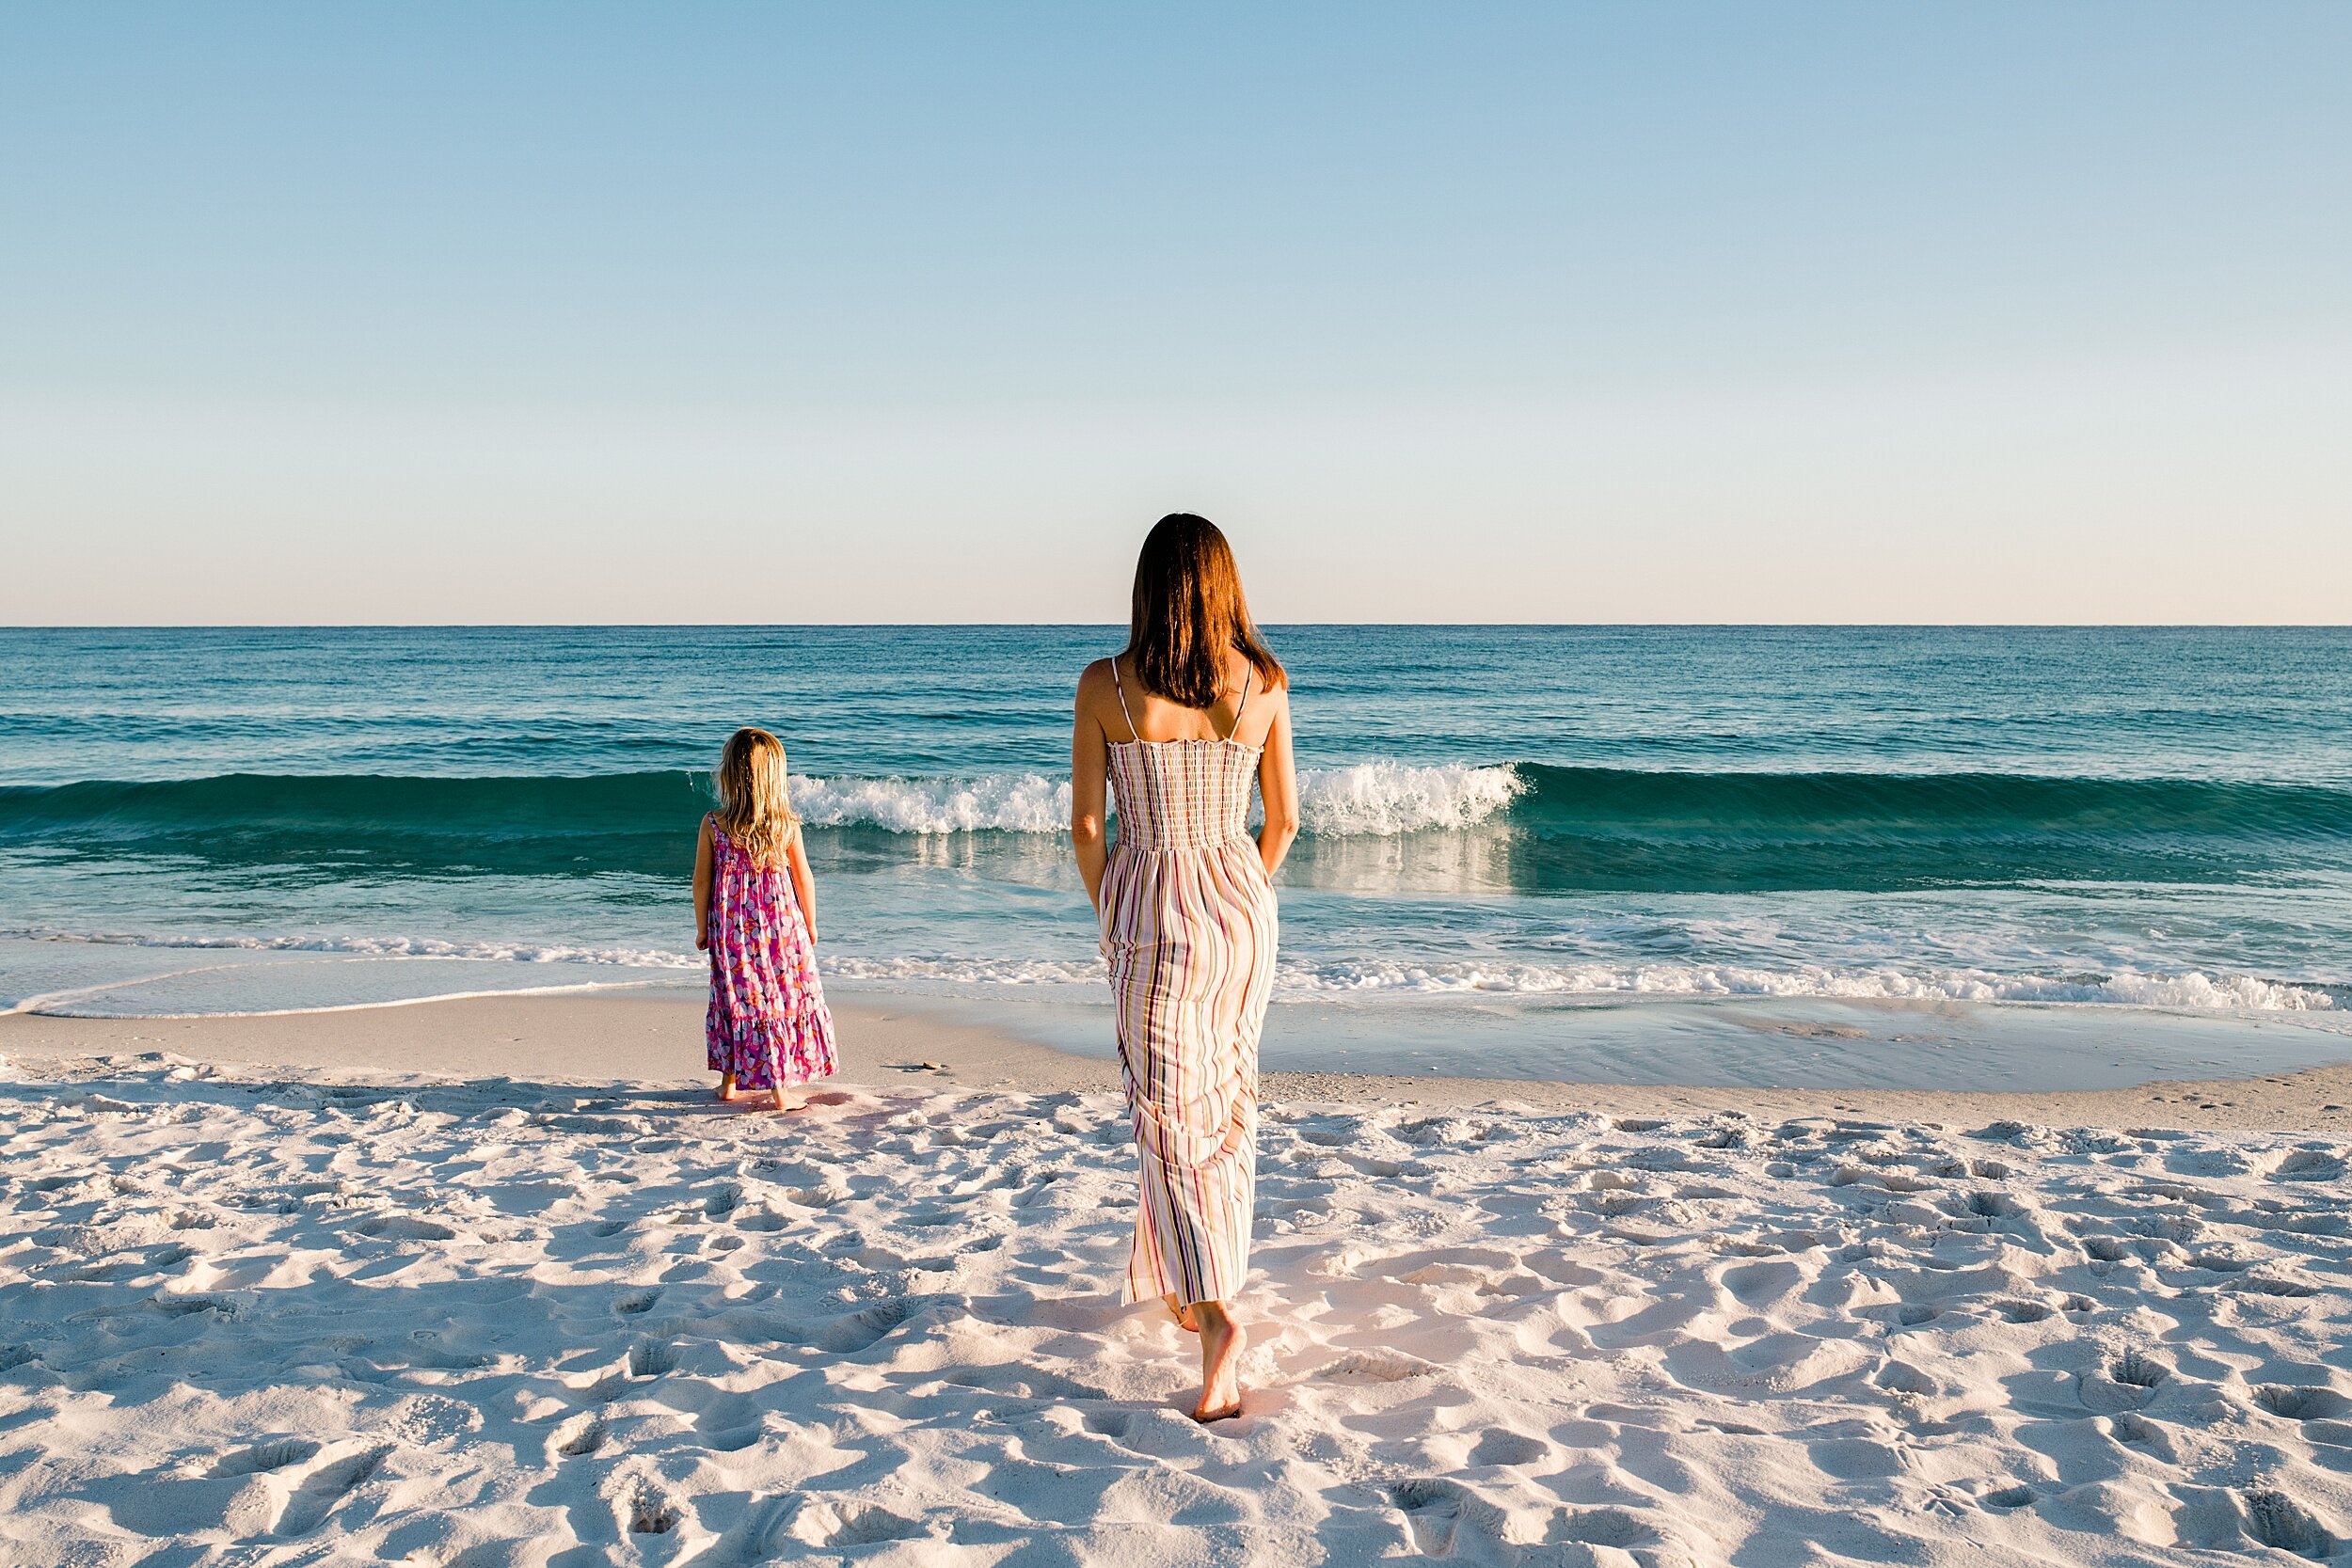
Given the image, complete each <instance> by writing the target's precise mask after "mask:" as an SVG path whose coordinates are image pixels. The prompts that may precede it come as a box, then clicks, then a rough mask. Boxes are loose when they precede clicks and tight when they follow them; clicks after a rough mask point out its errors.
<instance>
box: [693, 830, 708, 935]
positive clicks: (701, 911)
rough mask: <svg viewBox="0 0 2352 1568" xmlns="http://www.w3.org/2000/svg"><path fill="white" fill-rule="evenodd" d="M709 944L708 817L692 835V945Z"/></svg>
mask: <svg viewBox="0 0 2352 1568" xmlns="http://www.w3.org/2000/svg"><path fill="white" fill-rule="evenodd" d="M709 945H710V818H709V817H707V816H706V817H704V818H703V825H702V831H701V832H698V833H696V834H695V835H694V947H695V950H696V951H697V952H699V951H701V950H702V949H704V948H707V947H708V946H709Z"/></svg>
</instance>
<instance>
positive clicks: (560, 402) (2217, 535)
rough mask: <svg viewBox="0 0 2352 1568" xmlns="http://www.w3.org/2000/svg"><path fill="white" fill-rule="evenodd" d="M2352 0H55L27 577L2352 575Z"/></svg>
mask: <svg viewBox="0 0 2352 1568" xmlns="http://www.w3.org/2000/svg"><path fill="white" fill-rule="evenodd" d="M2348 81H2352V5H2346V4H2343V3H2341V0H2328V3H2323V4H2302V5H2298V4H2293V3H2285V0H2279V3H2265V4H2262V5H2258V6H2252V7H2246V6H2235V5H2224V4H2219V3H2216V4H2212V5H2206V6H2195V7H2191V6H2178V5H2165V4H2144V3H2130V4H2118V5H2100V4H2091V3H2088V0H2070V3H2068V4H2064V5H2044V4H2038V3H2037V4H2022V3H2021V4H1997V3H1977V0H1970V3H1966V4H1881V3H1871V4H1851V5H1832V6H1822V5H1796V4H1790V5H1765V4H1753V5H1740V6H1728V5H1724V6H1716V5H1677V4H1654V3H1646V0H1645V3H1640V4H1636V3H1632V0H1628V3H1625V4H1617V5H1608V6H1597V5H1585V6H1577V5H1568V4H1561V3H1547V4H1541V5H1530V6H1524V7H1518V6H1506V5H1491V6H1460V7H1456V6H1437V5H1427V4H1412V5H1399V6H1385V5H1374V4H1361V3H1352V0H1351V3H1348V4H1342V5H1330V6H1316V5H1305V4H1299V5H1276V6H1265V5H1255V4H1253V5H1242V6H1234V7H1231V8H1219V7H1212V6H1196V5H1185V6H1172V7H1143V6H1103V5H1093V4H1086V5H1071V6H1067V7H1058V8H1057V7H1044V6H974V5H962V4H957V5H947V4H941V5H936V6H904V5H876V6H862V5H858V6H851V5H835V6H824V7H818V6H814V5H811V6H803V7H792V6H785V5H772V4H762V5H742V6H719V5H691V4H680V5H651V4H647V5H640V6H632V7H606V6H594V5H583V4H568V3H567V4H560V5H558V4H547V5H541V6H531V5H524V4H506V5H495V6H482V5H474V4H464V5H429V4H415V5H406V4H404V5H398V6H389V5H375V6H358V5H351V6H341V5H339V6H318V5H284V6H276V7H252V6H238V5H231V4H208V5H201V6H184V5H173V6H153V7H144V6H133V5H76V4H67V3H64V0H57V3H54V4H47V5H34V4H27V3H22V0H18V3H12V4H7V5H5V6H0V153H5V156H0V621H8V622H16V623H25V622H31V623H50V622H156V621H161V622H264V621H305V622H343V621H402V622H405V621H693V620H720V621H729V620H733V621H812V620H880V621H893V620H1013V621H1020V620H1053V621H1105V620H1118V619H1121V618H1122V617H1123V612H1124V603H1125V585H1126V577H1127V573H1128V570H1129V566H1130V562H1131V561H1132V551H1133V548H1134V546H1135V544H1136V540H1137V539H1138V538H1139V537H1140V534H1141V532H1142V531H1143V529H1144V528H1145V527H1147V526H1148V525H1149V524H1150V522H1151V521H1152V519H1153V518H1154V517H1156V516H1157V515H1159V514H1161V513H1163V512H1166V511H1170V510H1176V509H1186V510H1192V511H1198V512H1201V513H1204V514H1206V515H1209V516H1211V517H1213V518H1216V520H1217V521H1219V522H1220V523H1222V524H1224V525H1225V527H1226V529H1227V531H1228V532H1229V533H1230V534H1231V535H1232V538H1233V540H1234V542H1235V545H1236V546H1237V548H1238V549H1239V550H1240V552H1241V556H1242V562H1243V565H1244V568H1245V571H1246V572H1247V574H1248V578H1249V579H1250V584H1251V593H1252V596H1253V599H1254V601H1255V603H1256V608H1257V610H1258V611H1259V613H1260V615H1261V616H1262V617H1263V618H1264V619H1267V620H1270V621H1297V620H1529V621H1595V620H1602V621H1614V620H1636V621H1639V620H1667V621H1882V620H1886V621H1907V620H1927V621H1948V620H1961V621H2010V620H2019V621H2179V620H2190V621H2274V620H2288V621H2296V620H2300V621H2314V620H2315V621H2329V622H2340V621H2344V620H2347V619H2352V610H2348V609H2347V607H2348V606H2352V89H2347V87H2346V84H2347V82H2348Z"/></svg>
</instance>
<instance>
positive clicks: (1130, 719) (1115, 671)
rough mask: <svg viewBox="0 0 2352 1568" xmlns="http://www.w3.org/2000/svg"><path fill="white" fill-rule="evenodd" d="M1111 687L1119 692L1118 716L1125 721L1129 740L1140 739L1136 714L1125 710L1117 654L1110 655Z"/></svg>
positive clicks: (1125, 701)
mask: <svg viewBox="0 0 2352 1568" xmlns="http://www.w3.org/2000/svg"><path fill="white" fill-rule="evenodd" d="M1111 689H1112V690H1114V691H1116V692H1118V693H1119V716H1120V718H1121V719H1124V720H1125V721H1127V738H1128V739H1130V740H1141V739H1142V738H1143V732H1142V731H1141V730H1139V729H1137V728H1136V716H1135V715H1134V714H1132V713H1130V712H1128V711H1127V688H1126V685H1125V683H1124V682H1122V681H1120V678H1119V658H1118V656H1117V655H1113V656H1112V657H1111Z"/></svg>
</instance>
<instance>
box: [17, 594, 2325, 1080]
mask: <svg viewBox="0 0 2352 1568" xmlns="http://www.w3.org/2000/svg"><path fill="white" fill-rule="evenodd" d="M1267 635H1268V638H1269V641H1271V642H1272V644H1273V645H1274V647H1275V649H1276V651H1277V652H1278V653H1279V655H1280V656H1281V657H1283V658H1284V659H1285V661H1286V662H1287V663H1288V664H1289V665H1290V667H1291V669H1292V672H1293V676H1294V705H1295V721H1296V726H1297V739H1298V745H1297V751H1298V761H1299V766H1300V768H1301V782H1302V794H1303V800H1304V813H1305V822H1306V826H1305V832H1304V834H1303V835H1302V836H1301V838H1300V840H1299V841H1298V844H1297V847H1296V848H1295V850H1294V852H1293V855H1292V857H1291V861H1290V863H1289V864H1287V865H1286V866H1285V867H1284V869H1283V872H1282V875H1281V877H1280V879H1279V887H1280V890H1281V896H1282V958H1281V964H1280V970H1279V980H1278V990H1277V1005H1276V1007H1275V1009H1274V1014H1273V1017H1272V1019H1271V1021H1270V1022H1269V1024H1268V1032H1267V1041H1266V1053H1267V1062H1268V1065H1269V1066H1288V1067H1320V1068H1330V1067H1342V1068H1357V1069H1367V1070H1371V1069H1377V1070H1394V1071H1433V1070H1443V1071H1469V1072H1480V1073H1486V1074H1488V1075H1528V1076H1539V1077H1551V1078H1569V1079H1579V1080H1585V1079H1612V1080H1622V1081H1645V1082H1660V1081H1678V1082H1730V1083H1758V1084H1763V1083H1788V1084H1803V1083H1853V1084H1856V1085H1861V1084H1869V1083H1905V1084H1909V1083H1916V1084H1921V1085H1947V1086H1955V1087H1966V1086H1986V1087H1994V1086H2033V1085H2044V1086H2067V1085H2075V1084H2086V1085H2087V1084H2093V1083H2113V1082H2124V1081H2139V1080H2144V1079H2146V1078H2149V1077H2153V1076H2160V1075H2167V1074H2178V1073H2189V1072H2200V1071H2225V1072H2227V1071H2256V1070H2271V1069H2277V1068H2284V1067H2293V1066H2299V1065H2305V1064H2307V1063H2310V1062H2316V1061H2325V1060H2338V1059H2344V1058H2345V1057H2348V1056H2352V631H2347V630H2345V629H2342V628H2323V629H2302V628H2284V629H2249V628H2151V629H2117V628H2015V627H1956V628H1944V627H1938V628H1895V627H1808V628H1755V627H1583V626H1569V627H1557V626H1282V627H1274V628H1270V629H1269V631H1268V634H1267ZM1121 641H1123V637H1122V634H1121V632H1120V629H1119V628H1115V627H1107V626H981V627H962V626H957V627H941V626H839V627H832V626H828V627H804V626H777V627H750V628H739V627H547V628H542V627H530V628H360V629H230V630H212V629H208V630H178V629H174V630H151V629H139V630H124V629H71V630H57V629H16V630H5V631H0V1009H17V1010H23V1009H38V1010H42V1011H49V1012H62V1013H80V1014H97V1015H108V1016H148V1015H174V1014H189V1013H237V1012H264V1011H287V1010H300V1009H312V1008H319V1009H324V1008H333V1007H343V1006H359V1005H367V1004H373V1003H382V1002H391V1001H413V1000H419V999H422V998H427V997H433V996H441V995H455V994H468V993H474V992H485V991H501V990H565V989H580V988H596V987H642V986H647V985H680V984H688V985H691V984H692V983H694V981H695V977H696V976H697V975H698V974H699V966H698V960H697V958H696V956H695V955H694V953H693V950H692V941H691V904H690V900H689V894H688V876H689V872H690V870H691V862H692V851H693V834H694V827H695V822H696V819H697V817H698V816H699V815H700V814H701V812H702V811H703V810H704V809H705V806H706V802H707V796H706V788H707V784H706V774H707V769H708V768H709V767H710V765H711V764H712V762H713V761H715V759H716V757H717V754H718V751H719V747H720V744H721V742H722V741H723V739H724V738H725V736H726V735H727V733H728V732H729V731H730V730H731V729H733V728H734V727H735V726H737V725H739V724H744V723H756V724H760V725H764V726H766V727H768V728H771V729H773V730H774V731H776V732H777V733H778V734H779V735H780V736H783V737H784V739H785V741H786V744H787V748H788V751H789V753H790V760H791V768H792V773H793V779H794V784H793V787H794V792H795V800H796V803H797V805H798V806H799V808H800V810H801V811H802V813H803V816H804V817H805V818H806V820H807V823H808V826H809V832H808V842H809V846H810V852H811V857H812V860H813V863H814V865H815V870H816V876H817V885H818V908H819V924H820V926H821V928H822V933H823V943H822V951H823V961H824V967H825V972H826V974H827V975H828V977H829V984H830V985H832V986H833V987H834V988H835V989H836V990H843V991H857V992H885V993H889V994H892V995H894V996H897V997H898V998H900V999H902V1000H903V1002H904V1004H905V1005H906V1006H914V1007H924V1008H932V1009H939V1010H942V1011H948V1012H957V1013H962V1014H966V1015H970V1016H975V1017H982V1018H986V1019H989V1020H992V1021H994V1022H1001V1023H1003V1024H1005V1026H1007V1027H1011V1028H1016V1029H1020V1030H1023V1031H1025V1032H1028V1033H1030V1034H1032V1035H1034V1036H1036V1037H1040V1038H1043V1039H1047V1040H1050V1041H1052V1042H1053V1043H1057V1044H1064V1045H1068V1046H1070V1047H1071V1048H1073V1049H1080V1050H1096V1051H1108V1050H1109V1049H1110V1048H1111V1045H1110V1040H1109V1036H1108V1030H1109V1024H1108V1021H1107V1013H1106V1011H1105V1010H1104V1002H1105V1000H1106V997H1105V993H1104V984H1103V979H1102V971H1101V964H1100V961H1099V959H1098V958H1097V956H1096V951H1095V942H1094V934H1093V927H1092V921H1091V917H1090V914H1089V911H1088V908H1087V905H1086V900H1085V897H1084V895H1083V893H1082V892H1081V890H1080V886H1079V882H1078V879H1077V876H1076V872H1075V870H1074V868H1073V866H1072V864H1071V863H1070V861H1069V857H1068V853H1067V849H1066V844H1065V840H1064V838H1063V836H1062V827H1063V824H1064V821H1065V819H1066V816H1067V809H1068V806H1067V801H1068V797H1067V772H1068V751H1069V732H1068V722H1069V720H1068V715H1069V707H1070V697H1071V690H1072V687H1073V682H1074V680H1075V677H1076V674H1077V672H1078V670H1079V668H1080V667H1081V666H1082V665H1083V664H1084V663H1085V662H1086V661H1087V660H1088V659H1089V658H1091V657H1099V656H1101V655H1103V654H1105V653H1108V652H1111V651H1113V650H1114V649H1116V648H1117V647H1118V646H1119V645H1120V642H1121ZM691 1066H693V1064H685V1065H682V1066H681V1067H680V1068H679V1070H681V1071H684V1070H689V1069H691Z"/></svg>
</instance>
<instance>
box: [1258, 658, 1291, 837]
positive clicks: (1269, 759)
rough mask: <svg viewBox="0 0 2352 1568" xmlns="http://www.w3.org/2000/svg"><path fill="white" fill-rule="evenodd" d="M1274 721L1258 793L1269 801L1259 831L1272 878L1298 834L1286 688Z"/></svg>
mask: <svg viewBox="0 0 2352 1568" xmlns="http://www.w3.org/2000/svg"><path fill="white" fill-rule="evenodd" d="M1274 699H1275V703H1274V723H1273V726H1272V727H1271V728H1269V729H1268V730H1267V731H1266V735H1265V751H1264V752H1263V754H1262V755H1261V756H1260V757H1259V758H1258V794H1259V796H1260V798H1261V799H1263V800H1264V801H1265V826H1264V827H1263V829H1261V830H1260V831H1259V833H1258V858H1259V859H1260V860H1262V861H1263V862H1265V874H1266V876H1267V877H1269V878H1271V877H1272V876H1273V875H1274V874H1275V873H1276V872H1277V871H1279V870H1280V869H1281V868H1282V857H1283V856H1285V855H1287V854H1289V853H1290V852H1291V840H1292V839H1295V838H1296V837H1297V836H1298V770H1297V769H1296V768H1295V767H1293V766H1292V763H1291V694H1290V689H1289V688H1288V687H1284V688H1282V689H1279V690H1278V691H1276V692H1275V693H1274Z"/></svg>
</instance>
